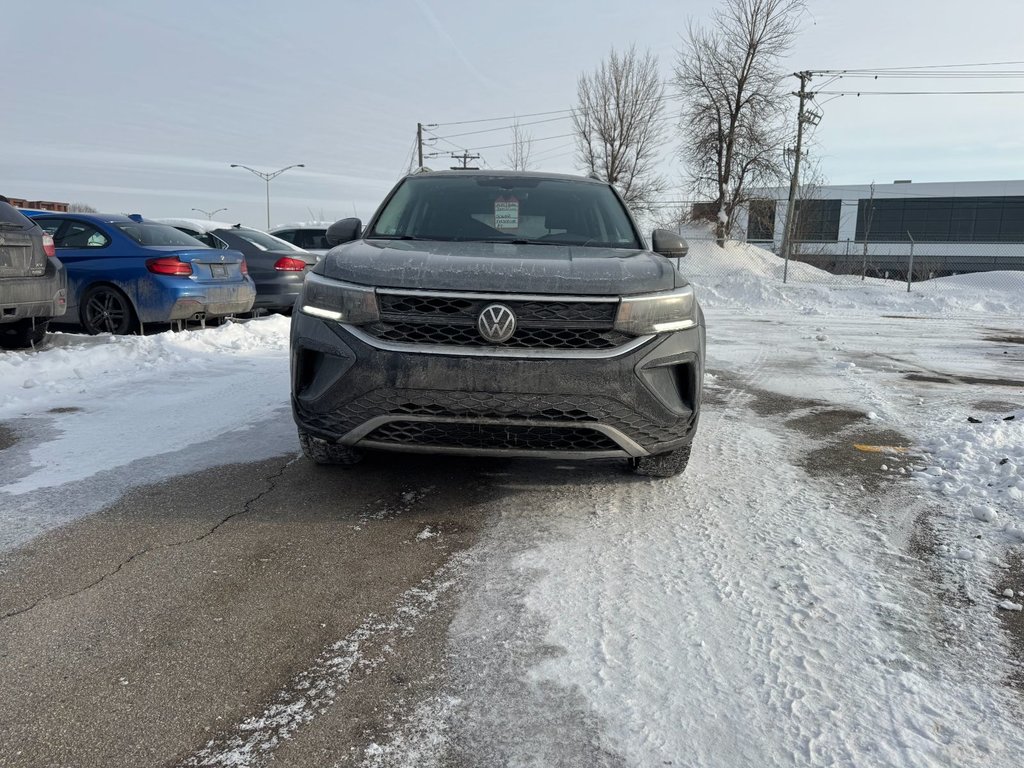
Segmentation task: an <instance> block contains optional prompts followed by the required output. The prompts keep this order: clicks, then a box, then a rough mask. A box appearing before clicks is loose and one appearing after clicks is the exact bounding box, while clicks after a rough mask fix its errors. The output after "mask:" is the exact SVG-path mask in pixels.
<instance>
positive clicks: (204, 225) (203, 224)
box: [151, 219, 248, 232]
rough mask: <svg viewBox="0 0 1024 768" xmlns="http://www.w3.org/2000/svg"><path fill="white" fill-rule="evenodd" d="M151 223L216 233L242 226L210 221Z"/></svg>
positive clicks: (175, 220) (164, 221)
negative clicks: (220, 230) (219, 230)
mask: <svg viewBox="0 0 1024 768" xmlns="http://www.w3.org/2000/svg"><path fill="white" fill-rule="evenodd" d="M151 221H156V222H159V223H160V224H169V225H170V226H172V227H186V228H188V229H194V230H195V231H196V232H216V231H217V230H218V229H235V228H236V227H238V226H240V225H238V224H230V223H228V222H226V221H210V220H209V219H151ZM246 229H248V227H246Z"/></svg>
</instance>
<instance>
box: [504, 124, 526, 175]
mask: <svg viewBox="0 0 1024 768" xmlns="http://www.w3.org/2000/svg"><path fill="white" fill-rule="evenodd" d="M531 154H533V135H532V134H531V133H530V132H529V131H524V130H523V128H522V126H520V125H519V121H518V120H516V121H515V122H514V123H512V146H510V147H509V149H508V152H507V153H506V154H505V165H507V166H508V167H509V168H511V169H512V170H513V171H528V170H530V155H531Z"/></svg>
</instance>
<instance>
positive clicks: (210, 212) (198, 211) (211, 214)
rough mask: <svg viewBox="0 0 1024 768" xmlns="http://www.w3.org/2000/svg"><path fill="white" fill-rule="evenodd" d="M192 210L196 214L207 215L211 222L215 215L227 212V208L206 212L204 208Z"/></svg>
mask: <svg viewBox="0 0 1024 768" xmlns="http://www.w3.org/2000/svg"><path fill="white" fill-rule="evenodd" d="M192 210H193V211H195V212H196V213H203V214H206V218H207V219H208V220H209V219H212V218H213V217H214V215H216V214H218V213H220V212H221V211H226V210H227V208H216V209H214V210H212V211H204V210H203V209H202V208H193V209H192Z"/></svg>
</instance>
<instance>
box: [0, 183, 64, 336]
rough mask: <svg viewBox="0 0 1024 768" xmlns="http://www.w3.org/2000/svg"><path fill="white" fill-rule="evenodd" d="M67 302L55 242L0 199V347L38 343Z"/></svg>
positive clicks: (5, 199) (62, 312) (61, 267)
mask: <svg viewBox="0 0 1024 768" xmlns="http://www.w3.org/2000/svg"><path fill="white" fill-rule="evenodd" d="M67 303H68V290H67V275H66V274H65V271H64V266H63V265H62V264H61V263H60V261H59V260H58V259H57V251H56V250H55V249H54V245H53V238H52V237H50V235H49V234H48V233H46V232H44V231H43V230H42V229H41V228H40V227H39V225H38V224H36V222H34V221H32V219H30V218H28V217H27V216H25V215H24V214H23V213H21V211H19V210H18V209H17V208H15V207H14V206H12V205H11V204H10V203H9V202H8V201H7V198H6V197H3V196H0V347H7V348H17V347H27V346H30V345H33V344H38V343H39V342H41V341H42V340H43V337H44V336H45V335H46V326H47V324H48V323H49V321H50V318H53V317H60V316H61V315H63V314H64V313H65V312H66V311H67Z"/></svg>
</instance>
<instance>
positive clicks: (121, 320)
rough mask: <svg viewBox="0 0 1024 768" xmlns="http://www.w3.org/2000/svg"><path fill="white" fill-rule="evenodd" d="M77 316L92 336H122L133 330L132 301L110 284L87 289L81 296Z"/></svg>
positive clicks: (133, 314)
mask: <svg viewBox="0 0 1024 768" xmlns="http://www.w3.org/2000/svg"><path fill="white" fill-rule="evenodd" d="M79 316H80V319H81V321H82V327H83V328H84V329H85V331H86V333H91V334H92V335H93V336H95V335H96V334H99V333H112V334H114V335H115V336H124V335H126V334H129V333H131V332H132V331H134V330H135V313H134V311H133V310H132V303H131V302H130V301H128V297H127V296H125V295H124V294H123V293H122V292H121V291H119V290H118V289H117V288H114V287H113V286H111V285H94V286H93V287H92V288H90V289H89V290H87V291H86V292H85V295H83V296H82V309H81V310H80V311H79Z"/></svg>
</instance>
